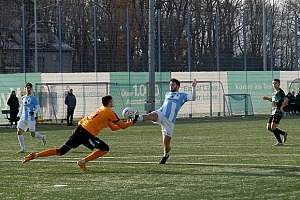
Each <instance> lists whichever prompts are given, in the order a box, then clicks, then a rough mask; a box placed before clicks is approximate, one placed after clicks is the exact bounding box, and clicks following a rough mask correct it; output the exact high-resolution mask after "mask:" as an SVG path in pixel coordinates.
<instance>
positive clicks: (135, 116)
mask: <svg viewBox="0 0 300 200" xmlns="http://www.w3.org/2000/svg"><path fill="white" fill-rule="evenodd" d="M138 118H139V112H138V111H136V112H135V113H134V118H133V119H132V121H133V124H135V122H136V121H137V120H138Z"/></svg>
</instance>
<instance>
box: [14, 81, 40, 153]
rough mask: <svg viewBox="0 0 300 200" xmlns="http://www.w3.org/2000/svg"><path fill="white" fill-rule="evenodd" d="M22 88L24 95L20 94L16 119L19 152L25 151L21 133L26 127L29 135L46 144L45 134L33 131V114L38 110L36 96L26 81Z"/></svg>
mask: <svg viewBox="0 0 300 200" xmlns="http://www.w3.org/2000/svg"><path fill="white" fill-rule="evenodd" d="M24 90H25V92H26V95H24V96H22V99H21V107H20V111H19V113H18V115H17V119H18V120H20V121H19V123H18V126H17V135H18V140H19V144H20V147H21V150H20V151H19V153H24V152H26V148H25V141H24V137H23V133H25V132H26V131H27V129H29V132H30V135H31V137H34V138H39V139H41V140H42V144H43V145H45V144H46V138H45V136H44V135H42V134H40V133H38V132H36V131H35V129H36V127H35V117H34V115H35V114H36V113H38V112H39V110H40V106H39V102H38V100H37V98H36V97H35V96H34V95H33V94H32V84H31V83H26V84H25V86H24Z"/></svg>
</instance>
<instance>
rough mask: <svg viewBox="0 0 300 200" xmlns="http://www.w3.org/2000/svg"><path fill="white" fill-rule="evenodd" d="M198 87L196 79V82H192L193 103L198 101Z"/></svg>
mask: <svg viewBox="0 0 300 200" xmlns="http://www.w3.org/2000/svg"><path fill="white" fill-rule="evenodd" d="M196 85H197V80H196V79H194V81H193V82H192V84H191V86H192V94H191V96H192V99H191V101H195V100H196Z"/></svg>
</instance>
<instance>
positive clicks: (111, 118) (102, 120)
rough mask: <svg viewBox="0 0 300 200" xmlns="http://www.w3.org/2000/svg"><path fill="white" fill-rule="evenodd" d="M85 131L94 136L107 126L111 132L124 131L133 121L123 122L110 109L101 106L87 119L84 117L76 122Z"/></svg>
mask: <svg viewBox="0 0 300 200" xmlns="http://www.w3.org/2000/svg"><path fill="white" fill-rule="evenodd" d="M78 124H79V125H81V126H82V127H83V128H84V129H85V130H87V131H88V132H90V133H91V134H92V135H94V136H96V135H98V134H99V133H100V131H101V130H102V129H103V128H104V127H105V126H108V127H109V128H110V129H111V130H113V131H115V130H119V129H125V128H127V127H129V126H131V125H132V124H133V121H129V122H123V121H121V120H120V119H119V118H118V116H117V115H116V113H115V112H114V111H112V110H111V109H110V108H108V107H105V106H101V107H100V108H98V109H97V110H96V111H95V112H93V113H92V114H91V115H90V116H89V117H85V118H83V119H81V120H80V121H79V122H78Z"/></svg>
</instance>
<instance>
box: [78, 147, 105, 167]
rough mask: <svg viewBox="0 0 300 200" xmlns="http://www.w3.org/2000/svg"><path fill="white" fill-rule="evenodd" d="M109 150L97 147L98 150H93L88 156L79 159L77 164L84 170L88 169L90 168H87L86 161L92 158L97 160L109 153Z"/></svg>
mask: <svg viewBox="0 0 300 200" xmlns="http://www.w3.org/2000/svg"><path fill="white" fill-rule="evenodd" d="M107 153H108V151H106V150H100V149H97V150H96V151H94V152H92V153H91V154H90V155H88V156H87V157H85V158H84V159H82V160H78V161H77V165H78V166H79V167H80V168H81V169H82V170H83V171H88V169H87V168H86V163H87V162H89V161H91V160H95V159H97V158H99V157H101V156H103V155H105V154H107Z"/></svg>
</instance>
